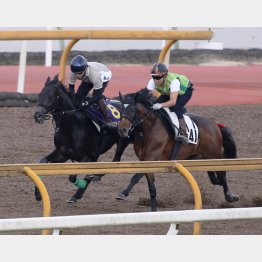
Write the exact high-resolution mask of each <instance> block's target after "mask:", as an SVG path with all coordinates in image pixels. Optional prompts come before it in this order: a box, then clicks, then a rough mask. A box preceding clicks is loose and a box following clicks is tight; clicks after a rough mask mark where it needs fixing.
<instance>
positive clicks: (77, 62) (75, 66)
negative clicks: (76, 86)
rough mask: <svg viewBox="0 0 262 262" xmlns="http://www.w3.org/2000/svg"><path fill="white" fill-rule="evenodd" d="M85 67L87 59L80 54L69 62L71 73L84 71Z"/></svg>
mask: <svg viewBox="0 0 262 262" xmlns="http://www.w3.org/2000/svg"><path fill="white" fill-rule="evenodd" d="M87 67H88V65H87V61H86V59H85V58H84V57H83V56H82V55H77V56H75V57H74V58H73V59H72V61H71V64H70V69H71V71H72V72H73V73H80V72H84V71H85V70H86V68H87Z"/></svg>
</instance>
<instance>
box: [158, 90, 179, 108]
mask: <svg viewBox="0 0 262 262" xmlns="http://www.w3.org/2000/svg"><path fill="white" fill-rule="evenodd" d="M177 96H178V91H174V92H170V99H169V100H168V101H166V102H164V103H161V104H162V106H163V107H171V106H174V105H175V104H176V100H177Z"/></svg>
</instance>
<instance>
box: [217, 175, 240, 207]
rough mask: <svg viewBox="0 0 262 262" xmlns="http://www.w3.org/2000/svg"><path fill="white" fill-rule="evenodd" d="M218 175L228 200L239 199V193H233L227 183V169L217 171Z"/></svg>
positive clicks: (234, 200)
mask: <svg viewBox="0 0 262 262" xmlns="http://www.w3.org/2000/svg"><path fill="white" fill-rule="evenodd" d="M215 173H216V175H217V179H218V180H219V185H221V186H222V187H223V189H224V195H225V199H226V201H228V202H230V203H232V202H236V201H238V200H239V196H238V195H237V194H234V193H231V191H230V190H229V188H228V185H227V179H226V171H215Z"/></svg>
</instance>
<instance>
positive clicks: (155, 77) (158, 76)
mask: <svg viewBox="0 0 262 262" xmlns="http://www.w3.org/2000/svg"><path fill="white" fill-rule="evenodd" d="M165 75H166V74H163V75H156V74H151V76H152V78H153V79H155V80H160V79H162V78H163V77H164V76H165Z"/></svg>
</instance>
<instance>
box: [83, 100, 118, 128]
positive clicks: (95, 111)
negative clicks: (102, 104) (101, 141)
mask: <svg viewBox="0 0 262 262" xmlns="http://www.w3.org/2000/svg"><path fill="white" fill-rule="evenodd" d="M106 107H107V112H108V116H109V117H110V119H111V120H112V122H115V123H116V126H118V125H119V122H120V117H121V111H122V107H123V105H122V103H121V102H120V101H118V100H110V99H107V100H106ZM82 108H83V111H84V113H85V114H86V115H87V116H88V117H89V118H90V119H91V120H92V121H93V122H94V123H95V126H96V127H97V129H98V130H99V131H100V129H101V127H102V126H103V125H105V121H104V116H103V114H102V112H101V111H100V108H99V106H98V104H96V103H92V104H88V105H87V106H83V107H82ZM97 125H98V126H97Z"/></svg>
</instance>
